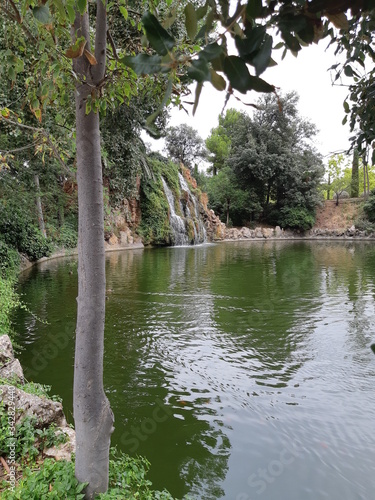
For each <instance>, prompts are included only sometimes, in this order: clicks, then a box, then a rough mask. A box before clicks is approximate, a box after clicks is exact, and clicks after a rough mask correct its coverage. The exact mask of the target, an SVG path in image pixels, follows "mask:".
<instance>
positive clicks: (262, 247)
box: [16, 241, 375, 500]
mask: <svg viewBox="0 0 375 500" xmlns="http://www.w3.org/2000/svg"><path fill="white" fill-rule="evenodd" d="M374 285H375V248H373V246H372V245H371V244H367V243H363V244H360V243H357V244H353V243H345V242H342V241H341V242H337V243H332V242H324V243H318V242H313V243H309V242H265V243H260V242H246V243H245V242H244V243H225V244H220V245H206V246H201V247H194V248H168V249H158V250H143V251H142V250H137V251H127V252H122V253H111V254H109V255H108V256H107V303H106V306H107V316H106V317H107V320H106V351H105V385H106V390H107V393H108V396H109V399H110V401H111V405H112V407H113V410H114V413H115V419H116V421H115V426H116V431H115V433H114V435H113V442H114V443H116V444H117V445H118V446H119V447H121V448H122V449H123V450H124V451H127V452H129V453H130V454H142V455H146V456H147V458H148V459H149V460H150V461H151V463H152V469H151V479H152V481H153V483H154V485H155V486H156V487H157V488H159V489H162V488H164V487H166V488H168V489H169V490H170V491H171V492H172V493H173V494H174V495H175V496H176V497H179V498H181V497H182V496H183V495H185V494H187V493H189V494H190V495H191V496H192V497H193V498H202V499H215V498H226V499H235V500H250V499H254V498H263V499H267V500H280V499H285V500H286V499H287V500H301V499H311V500H317V499H318V500H320V499H325V498H329V499H331V500H341V499H344V500H346V499H347V500H352V499H354V498H356V499H366V500H368V499H369V498H372V497H373V491H374V489H375V480H374V479H373V474H372V470H373V463H374V461H375V451H374V438H373V437H372V436H373V432H372V429H373V422H374V417H375V396H374V389H373V387H374V379H375V357H374V356H373V354H372V353H371V351H370V349H369V345H370V344H371V341H372V340H373V339H374V336H375V335H374V333H375V326H374V322H373V321H372V318H373V317H374ZM20 289H21V291H22V293H23V294H24V300H25V302H26V303H27V304H28V306H29V308H30V310H32V311H33V312H34V313H35V314H36V315H37V316H38V317H39V318H41V319H43V320H45V321H48V324H41V323H38V322H36V320H35V317H34V316H32V315H31V314H30V313H28V312H26V311H19V313H18V315H17V325H16V328H17V331H18V339H17V340H18V343H19V344H21V345H22V348H23V350H22V353H21V356H20V358H21V362H22V364H23V366H24V367H25V373H26V376H29V375H32V376H33V378H34V379H35V380H37V381H39V382H42V383H47V384H52V386H53V390H54V392H56V393H59V394H61V395H62V396H63V398H64V406H65V408H66V411H67V413H68V416H69V415H71V387H72V373H73V368H72V366H73V335H74V321H75V307H76V305H75V304H76V302H75V299H76V295H77V276H76V265H75V261H74V259H72V260H71V261H68V262H67V261H52V262H50V263H46V264H44V265H43V267H42V268H40V269H39V270H38V271H37V270H32V271H31V272H30V273H29V274H28V275H25V277H24V279H23V280H22V283H21V285H20ZM70 418H71V417H70Z"/></svg>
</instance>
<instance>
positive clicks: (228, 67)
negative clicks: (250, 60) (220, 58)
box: [224, 56, 275, 94]
mask: <svg viewBox="0 0 375 500" xmlns="http://www.w3.org/2000/svg"><path fill="white" fill-rule="evenodd" d="M224 72H225V74H226V75H227V77H228V79H229V81H230V84H231V86H232V87H233V88H234V89H236V90H238V91H239V92H241V93H242V94H246V92H247V91H248V90H255V91H256V92H274V90H275V87H274V86H273V85H270V84H269V83H267V82H266V81H264V80H262V79H261V78H259V77H257V76H251V75H250V73H249V70H248V69H247V66H246V63H245V62H244V61H243V60H242V59H241V58H239V57H237V56H229V57H226V58H225V61H224Z"/></svg>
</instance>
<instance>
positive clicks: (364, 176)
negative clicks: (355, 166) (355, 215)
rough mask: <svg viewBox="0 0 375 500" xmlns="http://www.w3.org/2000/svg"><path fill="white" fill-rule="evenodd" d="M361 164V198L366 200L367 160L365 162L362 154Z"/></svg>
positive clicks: (364, 156)
mask: <svg viewBox="0 0 375 500" xmlns="http://www.w3.org/2000/svg"><path fill="white" fill-rule="evenodd" d="M362 163H363V197H364V199H365V200H366V199H367V175H366V170H367V160H366V154H364V155H363V156H362Z"/></svg>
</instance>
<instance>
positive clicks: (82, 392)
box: [73, 0, 113, 499]
mask: <svg viewBox="0 0 375 500" xmlns="http://www.w3.org/2000/svg"><path fill="white" fill-rule="evenodd" d="M96 16H97V25H96V29H97V33H96V42H95V56H96V57H97V60H98V61H100V60H101V58H102V57H103V54H104V58H105V37H106V24H105V6H104V5H103V2H102V0H98V3H97V13H96ZM99 30H100V31H99ZM98 31H99V33H98ZM80 36H84V37H85V38H86V40H87V45H86V47H87V50H90V45H89V40H90V39H89V21H88V15H87V14H85V15H84V16H80V15H77V18H76V21H75V24H74V35H73V40H74V38H75V37H77V38H78V37H80ZM98 36H99V42H98ZM103 36H104V41H103ZM100 42H101V44H100ZM103 47H104V48H103ZM97 52H98V53H97ZM104 64H105V59H104ZM74 70H75V72H76V74H77V75H78V76H79V78H80V80H81V82H82V83H81V84H79V85H77V88H76V93H75V101H76V144H77V183H78V310H77V328H76V346H75V363H74V392H73V407H74V422H75V429H76V439H77V450H76V477H77V479H78V480H79V481H82V482H88V483H89V484H88V486H87V488H86V492H85V493H86V497H85V498H87V499H92V498H94V496H95V494H96V493H101V492H105V491H106V490H107V488H108V468H109V447H110V437H111V433H112V431H113V414H112V411H111V408H110V405H109V401H108V399H107V397H106V395H105V393H104V387H103V351H104V320H105V254H104V215H103V178H102V163H101V150H100V125H99V114H98V113H93V112H90V113H89V114H86V101H87V98H88V97H89V96H90V94H91V92H92V89H93V87H94V88H95V87H96V86H97V85H98V84H99V83H100V76H101V72H100V67H99V68H97V66H95V67H90V64H89V62H88V60H87V59H86V58H85V56H82V57H80V58H77V59H75V61H74ZM98 70H99V71H98ZM103 71H104V70H103ZM103 71H102V73H103ZM85 82H88V83H89V85H88V84H87V83H85Z"/></svg>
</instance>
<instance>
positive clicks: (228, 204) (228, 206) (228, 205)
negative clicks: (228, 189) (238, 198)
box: [226, 199, 230, 227]
mask: <svg viewBox="0 0 375 500" xmlns="http://www.w3.org/2000/svg"><path fill="white" fill-rule="evenodd" d="M229 208H230V200H229V199H227V224H226V226H227V227H229Z"/></svg>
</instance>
